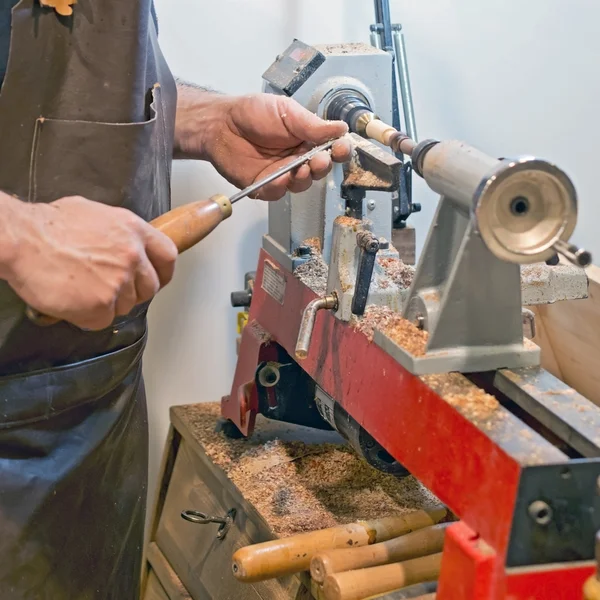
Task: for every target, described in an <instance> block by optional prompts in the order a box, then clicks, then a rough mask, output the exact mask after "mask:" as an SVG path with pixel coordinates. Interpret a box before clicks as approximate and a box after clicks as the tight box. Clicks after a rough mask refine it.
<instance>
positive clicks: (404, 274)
mask: <svg viewBox="0 0 600 600" xmlns="http://www.w3.org/2000/svg"><path fill="white" fill-rule="evenodd" d="M377 262H378V263H379V264H380V265H381V266H382V267H383V270H384V271H385V273H386V275H387V276H388V277H389V278H390V279H391V280H392V281H393V282H394V283H395V284H396V285H397V286H398V287H401V288H404V289H406V288H409V287H410V286H411V284H412V281H413V278H414V276H415V268H414V267H412V266H410V265H407V264H405V263H404V262H403V261H402V260H400V259H399V258H396V257H393V256H380V257H378V258H377Z"/></svg>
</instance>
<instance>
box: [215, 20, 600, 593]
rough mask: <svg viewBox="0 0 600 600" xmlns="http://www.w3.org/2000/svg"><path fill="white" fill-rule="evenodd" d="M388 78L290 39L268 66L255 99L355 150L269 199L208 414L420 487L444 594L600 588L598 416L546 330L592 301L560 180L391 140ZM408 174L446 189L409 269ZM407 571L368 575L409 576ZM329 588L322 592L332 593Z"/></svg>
mask: <svg viewBox="0 0 600 600" xmlns="http://www.w3.org/2000/svg"><path fill="white" fill-rule="evenodd" d="M375 31H376V33H378V35H380V36H383V37H380V38H378V39H380V40H382V39H383V41H384V42H385V39H386V35H387V34H386V35H383V33H382V32H381V30H378V29H376V30H375ZM380 45H382V44H380ZM384 45H385V44H384ZM397 62H399V61H397ZM405 75H406V74H405ZM397 76H398V75H397V73H396V72H395V71H394V61H393V59H392V55H391V53H390V52H388V51H385V48H384V50H380V49H379V48H378V47H374V46H367V45H363V44H340V45H336V44H329V45H323V46H309V45H306V44H303V43H302V42H301V41H298V40H297V41H295V42H294V43H292V45H291V46H290V47H289V48H288V49H287V50H285V51H284V52H282V53H281V54H280V55H279V57H278V58H277V60H276V62H275V63H273V65H271V66H270V67H269V68H268V69H267V71H266V72H265V74H264V76H263V77H264V89H265V91H267V92H270V93H275V94H285V95H288V96H291V97H293V98H295V99H297V100H298V101H299V102H300V103H301V104H303V105H304V106H306V107H307V108H309V109H310V110H313V111H314V112H316V113H317V114H319V115H320V116H323V117H325V118H331V119H342V120H344V121H346V122H347V123H348V125H349V127H350V129H351V131H352V136H353V139H354V141H355V147H356V154H355V157H354V159H353V161H352V162H351V163H350V164H348V165H343V166H342V165H337V166H335V167H334V170H333V171H332V173H331V174H330V175H329V176H328V178H327V179H326V180H325V181H323V182H317V183H316V184H315V185H314V186H313V187H312V188H311V190H309V191H307V192H304V193H302V194H289V195H288V196H287V197H286V198H285V199H284V200H282V201H281V202H278V203H274V204H272V205H270V206H269V231H268V233H267V235H265V237H264V238H263V247H262V250H261V252H260V256H259V259H258V265H257V268H256V271H255V272H252V273H248V275H247V277H246V283H247V286H246V289H245V290H243V291H241V292H236V293H234V294H233V295H232V303H233V304H234V305H236V306H242V307H243V308H244V311H245V318H244V319H243V322H244V323H246V324H245V326H244V327H243V329H242V331H241V341H240V344H239V357H238V363H237V368H236V372H235V377H234V380H233V384H232V387H231V392H230V393H229V394H228V395H227V396H225V397H224V398H223V400H222V403H221V411H222V415H223V416H224V417H225V418H226V419H228V421H229V426H228V427H229V433H230V434H232V435H236V434H237V435H242V436H251V435H252V433H253V429H254V425H255V419H256V416H257V415H259V414H262V415H264V416H266V417H267V418H269V419H274V420H280V421H288V422H291V423H298V424H301V425H308V426H311V427H316V428H321V429H334V430H337V431H338V432H339V433H340V434H341V435H342V436H344V438H346V439H347V440H348V442H349V444H350V445H351V446H352V447H353V448H354V449H355V450H356V451H357V452H358V453H359V454H360V455H362V456H363V457H364V459H365V460H366V461H368V462H369V464H371V465H373V466H374V467H376V468H377V469H380V470H381V471H383V472H385V473H392V474H394V475H396V476H397V477H406V476H408V475H409V474H411V475H413V476H414V477H416V478H417V479H418V480H420V481H421V482H422V483H423V484H424V485H426V486H427V487H428V488H429V489H430V490H431V491H432V492H433V493H434V494H435V495H436V496H437V497H438V498H439V499H440V500H441V501H442V502H443V503H444V504H445V505H446V506H447V507H448V508H449V509H450V510H451V511H452V513H453V514H455V515H456V516H457V517H458V519H459V522H456V523H452V524H451V525H449V526H448V527H447V528H445V531H444V545H443V551H442V553H441V556H439V557H437V555H435V554H431V555H428V556H436V558H435V559H431V558H428V562H427V565H425V566H424V567H422V568H423V569H424V571H423V572H427V573H428V574H429V575H428V577H430V576H431V573H433V572H434V571H435V572H436V576H437V570H439V583H438V588H437V599H438V600H481V599H489V600H492V599H493V600H496V599H499V598H510V599H511V600H526V599H531V598H535V599H557V598H574V599H575V598H581V597H582V595H583V590H584V584H585V583H586V581H588V580H589V581H592V583H591V584H590V583H588V584H587V588H586V589H592V587H594V585H595V584H594V582H595V571H596V562H595V560H594V548H595V536H596V531H598V530H599V529H600V494H599V490H598V477H599V476H600V409H599V408H598V406H597V405H596V404H594V403H593V402H592V401H590V400H589V399H588V398H586V397H584V396H583V395H582V394H581V393H579V391H578V389H579V383H581V386H582V389H583V388H584V387H585V383H584V381H583V379H582V380H581V382H579V381H573V379H570V378H569V377H565V378H564V380H563V379H561V378H560V375H561V369H560V368H558V367H556V368H555V367H554V363H553V362H552V361H553V360H554V355H553V353H552V352H551V350H549V345H548V344H547V343H546V342H545V340H546V338H547V335H546V334H547V331H546V328H547V326H548V321H547V320H545V318H544V315H547V314H549V312H551V311H555V310H559V309H558V308H555V307H559V306H560V305H562V304H564V305H568V306H570V305H573V306H575V305H577V304H578V303H582V304H581V306H582V307H589V304H585V303H586V302H589V301H590V300H593V294H595V293H597V291H596V287H595V286H596V285H597V284H596V279H595V277H596V273H597V270H596V269H595V267H588V265H589V263H590V262H591V256H590V255H589V253H587V252H586V251H585V250H583V249H580V248H578V247H576V246H574V245H573V244H572V241H571V236H572V234H573V231H574V229H575V226H576V223H577V195H576V191H575V187H574V185H573V184H572V182H571V180H570V179H569V177H568V176H567V174H566V173H565V172H564V171H563V170H562V169H560V168H559V167H558V166H556V165H554V164H552V163H549V162H548V161H545V160H542V159H539V158H535V157H530V156H523V157H514V158H504V159H501V160H498V159H497V158H495V157H492V156H489V155H487V154H485V153H484V152H482V151H481V150H479V149H475V148H473V147H471V146H470V145H468V144H466V143H464V142H462V141H438V140H425V141H421V142H419V141H418V140H417V138H416V133H415V132H414V131H412V132H410V135H409V134H408V133H406V134H405V133H403V132H402V130H401V128H400V126H399V124H398V123H397V122H396V123H394V120H395V118H396V117H397V115H398V112H399V111H398V107H397V106H396V105H395V102H394V98H395V95H397V94H395V88H394V86H395V83H394V82H395V77H397ZM404 83H405V88H404V91H403V93H402V94H401V95H402V96H406V78H404ZM396 120H397V118H396ZM409 121H410V119H408V120H407V121H406V122H407V123H408V122H409ZM387 123H391V124H392V126H389V125H387ZM412 123H413V125H414V118H413V119H412ZM411 173H414V174H416V176H419V177H421V178H422V179H423V180H424V181H425V183H426V184H427V185H428V186H429V187H430V188H431V189H432V190H433V191H435V192H437V193H438V194H439V196H440V201H439V204H438V208H437V213H436V215H435V217H434V221H433V223H432V226H431V229H430V231H429V234H428V236H427V239H426V241H425V245H424V249H423V252H422V254H421V258H420V260H419V262H418V264H417V266H416V269H413V268H412V267H411V266H409V265H407V264H405V263H404V262H403V260H402V257H403V255H404V254H403V255H401V254H400V253H399V252H398V250H397V249H396V248H395V247H394V244H393V241H392V240H394V239H396V238H397V233H398V232H401V231H402V230H403V229H404V230H406V229H407V226H406V220H407V219H408V218H409V217H410V212H411V211H410V210H409V211H406V210H404V209H402V206H404V208H406V206H407V204H406V201H407V198H408V199H409V200H410V205H411V206H412V204H413V203H412V199H411V187H410V176H411ZM402 202H404V204H402ZM400 212H402V214H403V215H404V217H403V219H399V218H398V216H397V215H398V214H399V213H400ZM408 254H410V253H408ZM559 257H560V258H559ZM584 267H588V271H587V272H586V270H585V268H584ZM594 318H596V319H597V316H596V317H594ZM597 322H598V321H596V323H597ZM590 327H592V325H591V324H590ZM584 329H585V325H584V327H583V328H582V330H584ZM594 331H595V338H594V335H593V334H589V337H590V339H591V342H590V343H591V347H590V348H589V350H588V353H589V352H595V353H596V356H597V352H598V350H599V349H600V335H599V333H598V329H595V330H594ZM586 335H587V334H586V333H584V334H582V335H581V338H582V339H583V338H585V337H586ZM594 339H595V341H594ZM541 347H542V348H541ZM551 356H552V361H551V360H550V357H551ZM550 371H552V372H550ZM565 372H566V367H565ZM586 389H589V390H591V391H592V393H593V389H594V388H593V386H590V387H588V388H586ZM590 397H591V396H590ZM438 559H439V560H438ZM398 560H400V561H402V559H401V558H399V559H398ZM436 561H438V562H436ZM409 562H410V561H409ZM434 563H435V564H434ZM403 564H404V563H403V562H397V563H396V564H395V566H394V567H393V568H392V569H385V572H384V566H385V565H381V564H378V565H376V566H372V567H371V566H370V567H369V569H371V568H372V569H380V570H381V571H377V572H372V577H371V579H372V580H373V581H375V580H383V579H384V578H385V577H387V576H388V575H389V574H390V572H391V571H394V573H395V575H398V574H401V575H402V576H407V575H406V573H409V574H410V573H418V572H421V571H420V570H421V566H420V565H421V564H422V563H418V564H416V565H415V564H414V563H411V564H409V565H408V570H406V569H405V568H404V567H402V565H403ZM303 568H304V567H303ZM352 572H353V571H348V573H352ZM377 573H380V576H377ZM342 575H344V572H342V573H339V572H333V573H332V574H330V575H328V577H333V578H335V581H336V582H337V584H336V585H337V587H336V586H335V585H334V582H333V580H331V581H330V585H329V586H328V585H327V583H326V582H325V585H324V586H323V589H322V593H323V594H325V595H324V596H323V597H326V598H327V597H330V598H337V597H345V596H344V595H343V593H342V592H339V593H340V594H342V595H341V596H340V595H339V594H338V592H337V591H333V590H334V588H335V589H336V590H342V589H349V588H346V587H344V586H343V585H342V584H343V583H344V581H346V582H348V581H351V580H352V579H353V578H352V576H351V575H347V576H344V577H342ZM362 575H363V576H364V575H365V573H362ZM407 577H408V579H407V581H409V580H411V579H410V577H411V576H410V575H408V576H407ZM394 581H399V579H394ZM340 582H341V583H340ZM338 584H339V585H338ZM344 585H345V584H344ZM348 585H350V584H348ZM352 585H354V584H352ZM353 589H359V588H358V587H356V586H354V588H353ZM360 589H362V591H361V592H360V593H359V592H356V593H357V594H358V595H356V596H348V597H356V598H358V597H366V596H365V594H367V593H368V590H367V588H360ZM369 589H371V590H372V588H369ZM327 590H329V591H327ZM378 593H379V592H378ZM328 594H329V595H328ZM336 594H338V595H336ZM360 594H363V595H362V596H361V595H360Z"/></svg>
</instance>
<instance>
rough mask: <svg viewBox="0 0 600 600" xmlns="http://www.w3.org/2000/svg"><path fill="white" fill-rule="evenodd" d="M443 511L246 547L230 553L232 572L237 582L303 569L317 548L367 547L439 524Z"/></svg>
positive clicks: (272, 576) (339, 527)
mask: <svg viewBox="0 0 600 600" xmlns="http://www.w3.org/2000/svg"><path fill="white" fill-rule="evenodd" d="M446 514H447V510H446V509H445V508H438V509H434V510H432V511H424V510H417V511H414V512H412V513H408V514H406V515H400V516H396V517H387V518H384V519H377V520H374V521H361V522H358V523H351V524H349V525H340V526H337V527H330V528H328V529H321V530H319V531H311V532H308V533H301V534H298V535H294V536H291V537H288V538H282V539H277V540H271V541H269V542H263V543H261V544H254V545H252V546H246V547H244V548H240V549H239V550H238V551H237V552H236V553H235V554H234V555H233V559H232V560H233V563H232V568H233V574H234V576H235V577H236V578H237V579H238V580H239V581H244V582H255V581H264V580H265V579H272V578H276V577H283V576H284V575H290V574H292V573H298V572H299V571H307V570H308V569H309V566H310V561H311V559H312V557H313V556H314V555H315V554H316V553H317V552H319V551H321V550H329V549H332V548H349V547H354V546H367V545H368V544H374V543H375V542H381V541H385V540H389V539H391V538H394V537H398V536H399V535H403V534H405V533H409V532H410V531H414V530H415V529H422V528H424V527H428V526H430V525H434V524H435V523H439V522H440V521H441V520H442V519H443V518H444V517H445V516H446Z"/></svg>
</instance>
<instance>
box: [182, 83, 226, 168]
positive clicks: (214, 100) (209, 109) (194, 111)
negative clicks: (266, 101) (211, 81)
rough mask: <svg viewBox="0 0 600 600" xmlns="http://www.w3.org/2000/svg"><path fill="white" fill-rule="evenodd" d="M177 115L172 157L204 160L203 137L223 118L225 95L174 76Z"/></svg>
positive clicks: (207, 137) (210, 134)
mask: <svg viewBox="0 0 600 600" xmlns="http://www.w3.org/2000/svg"><path fill="white" fill-rule="evenodd" d="M176 81H177V116H176V120H175V139H174V147H173V158H175V159H196V160H206V159H207V154H206V144H205V141H206V140H207V139H210V138H211V136H212V137H214V135H215V130H216V128H217V127H218V126H219V124H220V123H221V122H222V118H223V114H224V111H225V110H226V105H227V103H228V102H229V98H228V96H225V95H224V94H221V93H220V92H217V91H215V90H212V89H209V88H205V87H202V86H199V85H196V84H193V83H188V82H186V81H183V80H181V79H177V80H176Z"/></svg>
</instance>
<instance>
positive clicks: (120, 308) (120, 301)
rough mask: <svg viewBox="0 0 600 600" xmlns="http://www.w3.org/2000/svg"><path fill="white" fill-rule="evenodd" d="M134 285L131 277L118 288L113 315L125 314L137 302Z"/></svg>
mask: <svg viewBox="0 0 600 600" xmlns="http://www.w3.org/2000/svg"><path fill="white" fill-rule="evenodd" d="M137 296H138V295H137V292H136V285H135V282H134V280H133V278H132V279H130V280H129V281H128V282H126V283H125V284H124V285H123V286H122V287H121V290H120V293H119V296H118V298H117V301H116V302H115V315H117V316H121V315H127V314H129V312H130V311H131V309H132V308H133V307H134V306H135V305H136V304H137Z"/></svg>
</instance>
